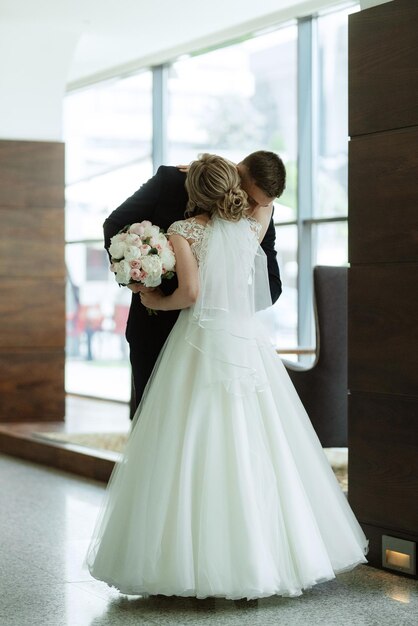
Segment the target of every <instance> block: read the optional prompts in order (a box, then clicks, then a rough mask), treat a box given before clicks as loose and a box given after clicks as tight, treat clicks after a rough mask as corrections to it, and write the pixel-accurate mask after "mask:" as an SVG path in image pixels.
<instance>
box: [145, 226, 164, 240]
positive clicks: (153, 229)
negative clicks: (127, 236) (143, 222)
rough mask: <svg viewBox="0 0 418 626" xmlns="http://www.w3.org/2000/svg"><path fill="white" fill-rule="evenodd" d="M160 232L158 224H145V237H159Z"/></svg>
mask: <svg viewBox="0 0 418 626" xmlns="http://www.w3.org/2000/svg"><path fill="white" fill-rule="evenodd" d="M159 234H160V229H159V228H158V226H154V225H153V224H150V225H149V226H145V228H144V237H145V238H147V237H151V238H157V237H158V235H159Z"/></svg>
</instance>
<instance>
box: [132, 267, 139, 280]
mask: <svg viewBox="0 0 418 626" xmlns="http://www.w3.org/2000/svg"><path fill="white" fill-rule="evenodd" d="M141 273H142V272H141V270H140V269H139V268H137V267H134V268H132V269H131V272H130V274H131V278H132V279H133V280H141Z"/></svg>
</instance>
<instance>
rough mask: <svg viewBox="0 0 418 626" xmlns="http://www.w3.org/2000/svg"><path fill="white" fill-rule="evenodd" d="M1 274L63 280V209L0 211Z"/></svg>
mask: <svg viewBox="0 0 418 626" xmlns="http://www.w3.org/2000/svg"><path fill="white" fill-rule="evenodd" d="M0 211H1V215H0V219H1V224H2V233H1V236H0V258H1V274H2V275H4V276H13V277H15V278H23V279H25V278H28V277H31V278H38V277H39V276H42V279H43V280H44V281H46V280H48V279H51V278H59V279H60V280H61V282H62V280H63V279H64V278H65V261H64V220H63V215H62V209H61V210H56V209H29V210H28V211H26V212H25V215H24V216H22V214H21V211H18V210H16V209H0Z"/></svg>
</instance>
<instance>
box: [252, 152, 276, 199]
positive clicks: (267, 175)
mask: <svg viewBox="0 0 418 626" xmlns="http://www.w3.org/2000/svg"><path fill="white" fill-rule="evenodd" d="M241 162H242V163H243V164H244V165H245V166H246V168H247V169H248V173H249V175H250V177H251V178H252V179H253V181H254V183H255V184H256V185H257V187H259V188H260V189H261V191H263V192H264V193H265V194H266V196H269V198H279V197H280V196H281V195H282V193H283V191H284V189H285V186H286V169H285V166H284V164H283V161H282V160H281V158H280V157H279V155H277V154H276V153H275V152H268V151H267V150H257V152H252V153H251V154H249V155H248V156H246V157H245V159H244V160H243V161H241Z"/></svg>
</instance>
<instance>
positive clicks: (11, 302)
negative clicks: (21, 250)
mask: <svg viewBox="0 0 418 626" xmlns="http://www.w3.org/2000/svg"><path fill="white" fill-rule="evenodd" d="M0 302H1V305H0V349H4V348H7V349H10V348H12V347H13V346H14V347H16V348H25V347H26V348H27V347H31V348H37V349H40V348H48V349H50V348H62V347H63V346H64V343H65V324H64V320H65V290H64V281H63V280H56V279H53V280H49V279H45V280H40V279H36V280H35V279H33V280H28V279H16V280H10V279H8V280H7V279H6V280H5V279H3V280H2V281H1V282H0Z"/></svg>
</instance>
